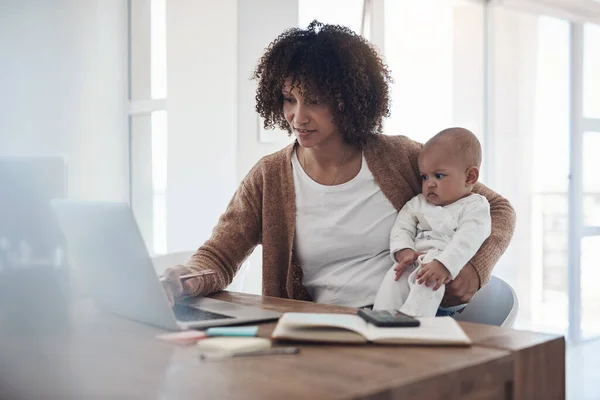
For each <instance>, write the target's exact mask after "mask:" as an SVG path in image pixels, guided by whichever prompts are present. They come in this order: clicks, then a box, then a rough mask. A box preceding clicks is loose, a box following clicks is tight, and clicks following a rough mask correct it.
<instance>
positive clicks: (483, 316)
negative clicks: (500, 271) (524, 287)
mask: <svg viewBox="0 0 600 400" xmlns="http://www.w3.org/2000/svg"><path fill="white" fill-rule="evenodd" d="M518 309H519V300H518V298H517V294H516V293H515V291H514V289H513V288H512V287H511V286H510V285H509V284H508V283H507V282H505V281H503V280H502V279H500V278H498V277H496V276H492V277H491V279H490V281H489V282H488V284H487V285H485V286H484V287H483V288H481V289H480V290H479V292H477V294H475V296H473V299H472V300H471V302H470V303H469V305H468V306H467V307H466V308H465V310H464V311H463V312H462V313H457V314H456V315H455V316H454V319H456V320H458V321H465V322H476V323H479V324H488V325H496V326H504V327H507V328H510V327H512V326H513V324H514V322H515V319H516V317H517V312H518Z"/></svg>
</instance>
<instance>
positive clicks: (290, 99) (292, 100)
mask: <svg viewBox="0 0 600 400" xmlns="http://www.w3.org/2000/svg"><path fill="white" fill-rule="evenodd" d="M283 101H284V102H286V103H293V102H294V101H296V99H294V98H292V97H284V98H283Z"/></svg>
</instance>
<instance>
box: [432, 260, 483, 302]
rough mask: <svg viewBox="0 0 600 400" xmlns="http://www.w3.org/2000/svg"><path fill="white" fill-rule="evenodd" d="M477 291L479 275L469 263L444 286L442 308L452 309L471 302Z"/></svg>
mask: <svg viewBox="0 0 600 400" xmlns="http://www.w3.org/2000/svg"><path fill="white" fill-rule="evenodd" d="M477 290H479V275H478V274H477V271H475V267H474V266H473V264H471V263H470V262H468V263H467V265H465V266H464V268H463V269H462V270H461V271H460V272H459V273H458V275H457V276H456V279H454V280H453V281H451V282H450V283H448V284H447V285H446V293H445V294H444V299H443V300H442V304H441V306H442V307H453V306H458V305H461V304H465V303H468V302H470V301H471V299H472V298H473V296H474V295H475V293H477Z"/></svg>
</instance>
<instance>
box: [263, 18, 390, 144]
mask: <svg viewBox="0 0 600 400" xmlns="http://www.w3.org/2000/svg"><path fill="white" fill-rule="evenodd" d="M253 78H254V79H256V80H257V81H258V89H257V91H256V111H257V112H258V113H259V114H260V115H261V117H263V118H264V121H265V122H264V126H265V129H272V128H274V127H280V128H281V129H285V130H287V131H288V132H290V134H291V130H290V127H289V125H288V123H287V121H286V120H285V118H284V115H283V95H282V93H281V90H282V88H283V85H284V82H285V80H286V79H287V78H291V80H292V85H293V86H295V87H299V88H300V87H301V94H302V96H303V97H304V98H305V99H306V101H312V100H314V99H318V100H319V101H320V102H326V103H328V104H329V105H330V106H331V108H332V111H333V116H334V117H333V118H334V123H335V125H336V126H337V127H338V129H339V130H340V133H341V135H342V136H343V138H344V140H345V141H346V143H348V144H351V145H362V144H365V143H366V142H367V141H368V140H369V138H371V137H372V136H373V135H376V134H378V133H381V131H382V125H383V117H388V116H389V113H390V110H389V87H388V85H389V83H390V82H391V81H392V78H391V75H390V71H389V70H388V68H387V66H386V64H385V63H384V62H383V60H382V59H381V57H379V55H378V54H377V51H376V50H375V48H374V46H373V45H371V44H370V43H369V42H367V40H366V39H364V38H363V37H361V36H360V35H357V34H356V33H354V32H352V31H351V30H350V29H348V28H346V27H343V26H339V25H327V24H322V23H320V22H318V21H316V20H315V21H313V22H311V24H310V25H309V26H308V28H307V29H299V28H292V29H288V30H286V31H285V32H283V33H282V34H281V35H279V37H277V38H276V39H275V40H274V41H273V42H272V43H271V44H270V45H269V47H268V48H267V49H266V51H265V53H264V55H263V56H262V58H261V59H260V62H259V63H258V66H257V67H256V70H255V71H254V75H253Z"/></svg>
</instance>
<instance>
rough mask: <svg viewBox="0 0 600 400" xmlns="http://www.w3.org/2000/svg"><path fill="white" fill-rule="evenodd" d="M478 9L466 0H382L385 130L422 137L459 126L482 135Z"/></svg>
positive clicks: (480, 12)
mask: <svg viewBox="0 0 600 400" xmlns="http://www.w3.org/2000/svg"><path fill="white" fill-rule="evenodd" d="M483 11H484V9H483V6H482V5H480V4H475V3H466V2H465V3H461V4H452V3H451V2H439V1H436V0H422V1H418V2H417V1H396V0H388V1H386V2H385V49H384V53H385V57H386V61H387V63H388V65H389V67H390V69H391V72H392V77H393V79H394V84H393V85H392V87H391V98H392V108H391V118H390V119H389V120H387V121H386V127H385V132H386V133H388V134H393V135H398V134H404V135H407V136H409V137H411V138H412V139H415V140H417V141H420V142H424V141H426V140H427V139H429V138H430V137H431V136H433V135H434V134H436V133H437V132H439V131H440V130H442V129H444V128H448V127H450V126H463V127H466V128H468V129H471V130H472V131H473V132H474V133H475V134H476V135H477V136H478V137H479V139H480V140H482V139H483V132H482V130H483V117H484V114H483V113H484V109H483V105H484V97H483V96H484V80H483V79H484V65H483V61H484V50H483V49H484V47H483V37H484V14H483Z"/></svg>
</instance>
